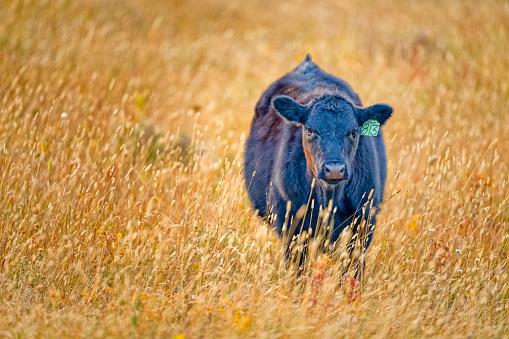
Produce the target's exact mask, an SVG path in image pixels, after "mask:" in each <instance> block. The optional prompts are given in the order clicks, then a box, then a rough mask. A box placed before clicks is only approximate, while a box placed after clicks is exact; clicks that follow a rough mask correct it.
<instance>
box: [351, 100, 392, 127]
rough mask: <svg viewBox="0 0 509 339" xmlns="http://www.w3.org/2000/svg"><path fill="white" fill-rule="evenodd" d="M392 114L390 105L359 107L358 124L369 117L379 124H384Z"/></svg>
mask: <svg viewBox="0 0 509 339" xmlns="http://www.w3.org/2000/svg"><path fill="white" fill-rule="evenodd" d="M391 115H392V107H391V106H389V105H385V104H375V105H373V106H368V107H364V108H361V109H359V112H358V115H357V117H358V119H359V123H360V125H362V124H364V123H365V122H366V121H368V120H369V119H373V120H376V121H378V122H379V123H380V126H381V125H383V124H385V122H386V121H387V120H389V118H390V117H391Z"/></svg>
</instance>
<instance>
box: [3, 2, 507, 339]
mask: <svg viewBox="0 0 509 339" xmlns="http://www.w3.org/2000/svg"><path fill="white" fill-rule="evenodd" d="M508 50H509V5H508V4H507V2H504V1H483V2H479V1H463V0H462V1H459V0H451V1H414V0H411V1H398V0H388V1H384V2H377V1H372V0H360V1H341V2H340V1H320V2H318V1H310V0H295V1H291V2H280V1H269V0H257V1H242V2H240V1H238V2H237V1H230V0H210V1H202V0H189V1H180V0H171V1H164V2H160V1H155V0H146V1H141V0H123V1H120V0H106V1H100V0H89V1H68V0H55V1H49V0H26V1H21V0H4V1H2V2H0V296H1V297H0V319H1V321H0V337H5V338H12V337H18V338H28V337H47V338H50V337H57V336H58V337H90V338H94V337H161V338H165V337H168V338H184V337H185V338H197V337H225V338H230V337H262V338H294V337H315V338H323V337H329V338H336V337H345V338H353V337H462V338H463V337H467V336H470V337H474V338H477V337H486V336H487V337H506V338H507V337H508V336H509V280H508V268H509V267H508V264H509V263H508V256H509V224H508V221H509V204H508V203H509V202H508V199H509V198H508V196H509V182H508V179H509V178H508V175H509V154H508V150H509V123H508V122H507V114H508V108H509V107H508V106H509V105H508V102H509V77H508V74H507V72H508V70H509V54H508V53H507V51H508ZM308 52H309V53H311V55H312V57H313V60H314V61H315V62H316V63H317V64H319V65H320V66H321V67H322V68H323V69H325V70H326V71H329V72H330V73H333V74H335V75H338V76H340V77H341V78H343V79H345V80H346V81H348V82H349V83H350V84H351V85H352V87H353V88H354V90H355V91H356V92H357V93H359V95H360V97H361V99H362V100H363V103H364V104H365V105H369V104H374V103H378V102H385V103H389V104H391V105H392V106H393V107H394V109H395V113H394V116H393V118H392V119H391V120H390V121H389V122H388V123H387V125H386V127H385V128H384V133H385V139H386V144H387V153H388V159H389V162H388V181H387V186H386V193H385V196H386V202H385V203H384V205H383V207H382V211H381V213H380V215H379V222H378V225H377V229H376V233H375V237H374V241H373V244H372V246H371V248H370V250H369V255H368V257H367V265H366V272H365V279H364V280H363V283H362V286H361V287H360V288H359V290H360V295H359V294H357V293H355V292H354V293H352V291H351V286H349V284H348V283H347V284H342V285H339V286H338V284H337V282H338V270H337V269H335V268H337V262H335V258H329V257H320V258H316V259H313V260H312V262H309V263H308V269H307V270H306V272H305V273H304V275H303V276H302V277H296V276H295V275H293V274H291V272H290V271H288V270H286V269H285V267H284V264H283V256H282V254H281V250H280V248H279V245H278V239H277V238H276V237H275V235H274V234H273V232H272V231H270V230H268V228H267V227H266V226H265V225H264V224H263V222H262V221H261V220H259V219H258V218H256V217H254V216H253V211H252V210H251V209H250V206H249V201H248V200H247V195H246V192H245V190H244V188H243V182H242V175H241V171H242V162H243V159H242V156H243V154H242V153H243V152H242V149H243V142H244V140H245V138H246V135H247V132H248V130H249V124H250V120H251V117H252V114H253V107H254V105H255V103H256V101H257V99H258V98H259V96H260V95H261V94H262V92H263V91H264V90H265V88H266V87H267V86H268V85H269V84H270V83H271V82H272V81H273V80H275V79H277V78H278V77H280V76H281V75H283V74H284V73H286V72H288V71H290V70H291V69H293V67H295V65H297V64H298V63H299V62H300V61H301V60H302V59H303V58H304V57H305V55H306V53H308Z"/></svg>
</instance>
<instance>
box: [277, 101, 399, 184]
mask: <svg viewBox="0 0 509 339" xmlns="http://www.w3.org/2000/svg"><path fill="white" fill-rule="evenodd" d="M272 106H273V107H274V109H275V110H276V111H277V112H278V113H279V114H280V115H281V116H282V117H283V118H284V119H286V120H287V121H289V122H292V123H295V124H298V125H301V126H302V146H303V148H304V154H305V155H306V161H307V166H308V168H309V169H310V170H311V172H312V174H313V176H314V177H316V178H317V179H319V180H322V182H323V183H324V187H325V188H327V189H329V188H331V187H333V186H335V185H338V184H339V183H340V182H341V181H343V180H348V178H349V174H350V172H351V169H350V166H351V163H352V160H353V159H354V157H355V153H356V151H357V146H358V145H359V138H360V137H361V135H360V131H361V126H362V125H363V124H364V123H365V122H366V121H367V120H369V119H375V120H377V121H378V122H379V123H380V125H383V124H384V123H385V122H386V121H387V119H389V118H390V116H391V114H392V108H391V107H390V106H387V105H384V104H376V105H373V106H369V107H365V108H361V107H356V106H354V105H353V104H351V103H350V102H349V101H347V100H345V99H343V98H341V97H339V96H336V95H326V96H324V97H322V98H320V99H316V100H315V101H313V102H312V103H310V104H309V105H307V106H304V105H301V104H299V103H298V102H296V101H295V100H293V99H292V98H290V97H288V96H276V97H274V99H273V100H272ZM362 137H363V138H372V137H370V136H362Z"/></svg>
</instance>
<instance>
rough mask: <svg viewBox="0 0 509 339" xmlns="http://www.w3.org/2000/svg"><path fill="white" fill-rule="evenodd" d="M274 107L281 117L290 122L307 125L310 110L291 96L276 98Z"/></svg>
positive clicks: (273, 100)
mask: <svg viewBox="0 0 509 339" xmlns="http://www.w3.org/2000/svg"><path fill="white" fill-rule="evenodd" d="M272 107H274V109H275V110H276V112H278V113H279V115H281V116H282V117H283V118H285V119H286V120H288V121H290V122H295V123H298V124H305V123H306V121H307V119H308V108H307V107H306V106H304V105H301V104H299V103H298V102H297V101H295V100H293V99H292V98H290V97H289V96H286V95H279V96H276V97H274V99H272Z"/></svg>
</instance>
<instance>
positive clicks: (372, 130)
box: [361, 119, 380, 137]
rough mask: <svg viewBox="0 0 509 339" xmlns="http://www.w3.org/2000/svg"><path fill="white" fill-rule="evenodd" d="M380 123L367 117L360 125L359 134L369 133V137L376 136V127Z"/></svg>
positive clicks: (377, 127)
mask: <svg viewBox="0 0 509 339" xmlns="http://www.w3.org/2000/svg"><path fill="white" fill-rule="evenodd" d="M379 128H380V123H379V122H378V121H376V120H373V119H369V120H368V121H366V122H365V123H364V124H363V125H362V129H361V135H369V136H370V137H376V136H377V135H378V129H379Z"/></svg>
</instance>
